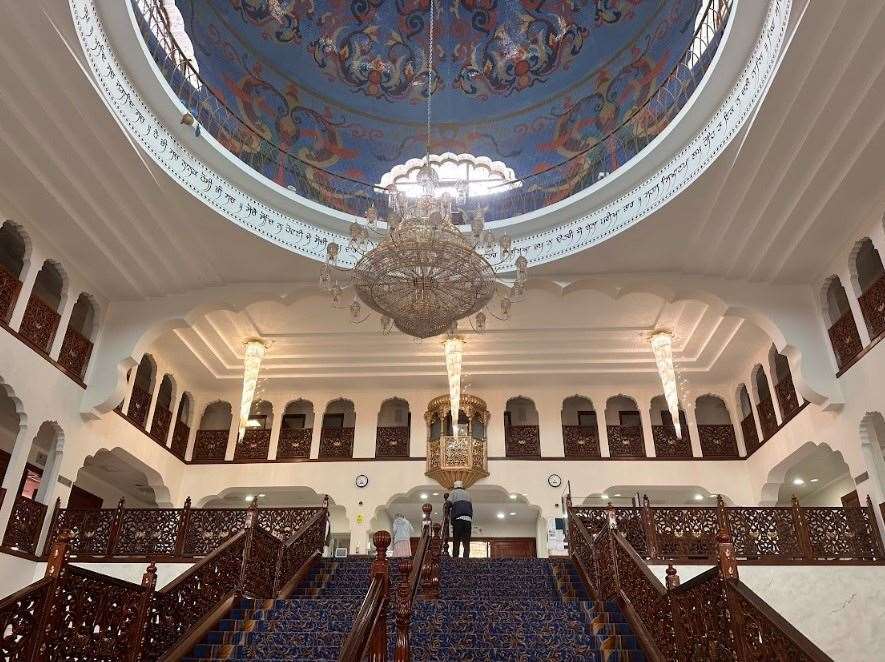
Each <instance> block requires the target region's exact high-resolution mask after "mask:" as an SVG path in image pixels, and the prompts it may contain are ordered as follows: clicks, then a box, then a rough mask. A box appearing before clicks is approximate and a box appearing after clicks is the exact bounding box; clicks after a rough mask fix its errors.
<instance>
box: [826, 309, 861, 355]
mask: <svg viewBox="0 0 885 662" xmlns="http://www.w3.org/2000/svg"><path fill="white" fill-rule="evenodd" d="M829 334H830V344H832V346H833V352H834V353H835V354H836V362H837V363H838V364H839V367H840V368H843V367H845V366H846V365H848V364H849V363H851V362H852V361H853V360H854V358H855V357H856V356H857V355H858V354H860V353H861V352H862V351H863V344H862V343H861V341H860V334H859V333H858V331H857V324H856V323H855V321H854V313H852V312H851V310H850V309H849V310H847V311H845V314H844V315H842V317H840V318H839V319H838V320H836V323H835V324H833V326H831V327H830V329H829Z"/></svg>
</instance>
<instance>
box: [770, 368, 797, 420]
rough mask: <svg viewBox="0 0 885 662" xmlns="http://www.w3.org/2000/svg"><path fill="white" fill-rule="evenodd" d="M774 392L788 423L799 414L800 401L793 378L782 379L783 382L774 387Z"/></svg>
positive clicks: (788, 376)
mask: <svg viewBox="0 0 885 662" xmlns="http://www.w3.org/2000/svg"><path fill="white" fill-rule="evenodd" d="M774 392H775V393H776V394H777V402H778V404H779V405H780V407H781V414H782V415H783V419H784V422H785V423H786V422H787V421H789V420H790V419H791V418H793V416H795V415H796V414H797V413H798V412H799V399H798V398H797V397H796V388H795V387H794V386H793V377H792V376H790V375H787V376H785V377H781V380H780V381H779V382H778V383H777V384H775V385H774Z"/></svg>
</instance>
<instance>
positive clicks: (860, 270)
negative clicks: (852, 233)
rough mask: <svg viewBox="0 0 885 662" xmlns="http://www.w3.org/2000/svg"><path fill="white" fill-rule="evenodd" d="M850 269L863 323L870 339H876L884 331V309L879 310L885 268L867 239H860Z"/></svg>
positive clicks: (884, 296)
mask: <svg viewBox="0 0 885 662" xmlns="http://www.w3.org/2000/svg"><path fill="white" fill-rule="evenodd" d="M852 267H853V271H854V274H853V276H854V277H855V278H856V279H857V282H856V284H855V285H856V290H857V292H858V297H857V300H858V302H859V303H860V309H861V312H862V313H863V316H864V322H866V325H867V329H868V330H869V332H870V338H876V337H877V336H878V335H879V334H880V333H882V332H883V331H885V309H882V310H880V308H882V306H881V303H882V301H885V268H883V266H882V258H881V257H880V256H879V251H878V250H876V247H875V246H873V242H872V241H871V240H870V238H869V237H865V238H864V239H862V240H861V241H860V242H859V243H858V245H857V246H856V247H855V250H854V264H853V265H852Z"/></svg>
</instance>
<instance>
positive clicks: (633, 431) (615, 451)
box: [606, 425, 645, 458]
mask: <svg viewBox="0 0 885 662" xmlns="http://www.w3.org/2000/svg"><path fill="white" fill-rule="evenodd" d="M606 433H607V434H608V449H609V453H610V454H611V456H612V457H627V458H635V457H645V441H644V439H643V436H642V427H640V426H639V425H607V426H606Z"/></svg>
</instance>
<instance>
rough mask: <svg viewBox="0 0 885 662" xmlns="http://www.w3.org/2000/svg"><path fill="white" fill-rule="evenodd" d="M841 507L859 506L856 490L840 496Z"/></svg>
mask: <svg viewBox="0 0 885 662" xmlns="http://www.w3.org/2000/svg"><path fill="white" fill-rule="evenodd" d="M842 507H843V508H860V497H859V496H858V495H857V490H854V491H852V492H849V493H848V494H846V495H845V496H843V497H842Z"/></svg>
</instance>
